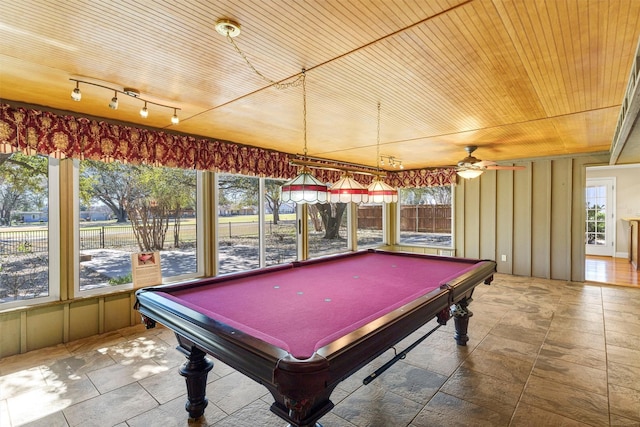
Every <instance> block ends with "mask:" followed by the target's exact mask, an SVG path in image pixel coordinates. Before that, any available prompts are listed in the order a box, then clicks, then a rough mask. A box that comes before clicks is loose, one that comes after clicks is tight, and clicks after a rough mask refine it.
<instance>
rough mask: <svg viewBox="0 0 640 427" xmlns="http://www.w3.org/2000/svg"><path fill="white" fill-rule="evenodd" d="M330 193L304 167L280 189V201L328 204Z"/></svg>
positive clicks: (304, 118)
mask: <svg viewBox="0 0 640 427" xmlns="http://www.w3.org/2000/svg"><path fill="white" fill-rule="evenodd" d="M305 77H306V76H305V70H304V68H303V69H302V75H301V78H302V128H303V135H304V156H305V157H306V156H307V89H306V87H307V86H306V82H305ZM328 196H329V193H328V188H327V185H326V184H324V183H323V182H321V181H319V180H318V179H317V178H316V177H314V176H313V175H311V171H310V170H309V168H307V167H306V166H303V167H302V169H301V170H300V173H299V174H298V176H296V177H295V178H293V179H292V180H290V181H287V182H285V183H284V184H283V185H282V187H280V200H281V201H282V202H284V203H287V202H294V203H299V204H305V203H307V204H310V205H313V204H316V203H327V199H328Z"/></svg>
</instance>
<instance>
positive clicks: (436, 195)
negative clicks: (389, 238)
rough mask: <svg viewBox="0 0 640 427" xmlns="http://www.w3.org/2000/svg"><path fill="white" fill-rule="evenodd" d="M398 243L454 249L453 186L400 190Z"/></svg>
mask: <svg viewBox="0 0 640 427" xmlns="http://www.w3.org/2000/svg"><path fill="white" fill-rule="evenodd" d="M398 198H399V203H398V208H399V210H400V214H399V218H400V221H399V222H400V224H399V227H400V243H402V244H406V245H417V246H438V247H447V248H451V247H453V240H452V229H453V227H452V226H453V221H452V218H453V215H452V213H453V209H452V200H453V187H452V186H450V185H449V186H439V187H423V188H401V189H400V190H399V192H398Z"/></svg>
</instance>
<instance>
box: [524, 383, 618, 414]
mask: <svg viewBox="0 0 640 427" xmlns="http://www.w3.org/2000/svg"><path fill="white" fill-rule="evenodd" d="M521 402H523V403H526V404H528V405H531V406H535V407H537V408H540V409H543V410H545V411H547V412H553V413H555V414H559V415H563V416H565V417H568V418H571V419H573V420H576V421H580V422H583V423H586V424H591V425H595V426H606V425H607V424H609V407H608V401H607V396H603V395H601V394H597V393H591V392H588V391H585V390H581V389H577V388H574V387H571V386H568V385H565V384H561V383H558V382H556V381H551V380H548V379H545V378H540V377H537V376H534V375H532V376H531V377H530V378H529V381H528V382H527V385H526V387H525V389H524V393H523V395H522V398H521Z"/></svg>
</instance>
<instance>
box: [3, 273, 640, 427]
mask: <svg viewBox="0 0 640 427" xmlns="http://www.w3.org/2000/svg"><path fill="white" fill-rule="evenodd" d="M471 309H472V311H473V312H474V315H473V317H472V318H471V323H470V326H469V334H470V337H471V340H470V341H469V343H468V346H467V347H459V346H456V344H455V342H454V341H453V338H452V330H453V322H449V324H448V325H447V326H446V327H443V328H440V329H439V330H438V331H436V332H435V333H434V334H433V335H432V336H431V337H429V338H428V339H427V340H426V341H424V342H423V343H422V344H421V345H419V346H418V347H417V348H416V349H414V350H413V351H412V352H411V353H409V355H408V357H407V358H406V359H405V360H402V361H400V362H399V363H397V364H396V365H394V366H393V367H392V368H391V369H390V370H389V371H387V372H386V373H384V374H383V375H382V376H380V377H379V378H378V379H376V380H375V381H373V382H372V383H371V384H369V385H368V386H364V385H362V379H363V378H364V377H365V376H366V375H368V374H369V373H371V372H372V371H373V370H375V368H376V367H377V366H379V365H381V364H383V363H384V362H385V361H386V360H387V359H388V358H389V357H390V355H391V351H389V352H387V353H385V354H384V355H382V356H381V357H380V358H379V359H377V360H375V361H374V362H373V363H372V364H371V367H370V369H368V368H365V369H363V370H362V371H360V372H358V373H357V374H355V375H354V376H352V377H351V378H349V379H347V380H346V381H344V382H343V383H341V384H340V385H339V387H338V388H337V389H336V391H335V392H334V394H333V396H332V398H333V400H334V402H335V403H336V407H335V408H334V409H333V410H332V411H331V412H330V413H329V414H327V415H326V416H325V417H324V418H323V419H322V420H321V422H322V424H323V425H324V426H325V427H353V426H373V427H376V426H379V427H398V426H411V427H424V426H640V289H633V288H624V287H615V286H598V285H593V284H577V283H566V282H561V281H552V280H542V279H534V278H528V277H514V276H508V275H496V280H495V281H494V283H493V284H492V285H491V286H484V285H480V286H479V287H478V288H477V291H476V295H475V298H474V302H473V303H472V304H471ZM432 325H433V322H431V323H430V324H428V325H426V326H425V328H423V331H422V332H425V331H427V330H428V329H429V327H430V326H432ZM417 337H418V333H416V334H414V336H412V337H409V339H407V340H406V342H403V343H401V345H399V346H398V348H400V349H403V348H405V347H406V346H408V345H409V344H410V343H411V342H413V340H415V339H417ZM174 347H175V338H174V336H173V334H172V333H171V332H170V331H169V330H167V329H164V328H156V329H152V330H148V331H145V330H144V329H142V328H141V327H140V326H136V327H132V328H127V329H123V330H119V331H116V332H112V333H108V334H104V335H101V336H96V337H91V338H87V339H83V340H80V341H75V342H71V343H68V344H64V345H62V344H61V345H58V346H55V347H51V348H46V349H42V350H37V351H33V352H30V353H27V354H24V355H19V356H11V357H7V358H4V359H0V426H2V427H5V426H7V427H15V426H22V425H29V426H48V427H50V426H54V427H55V426H100V427H104V426H118V427H125V426H145V427H147V426H163V427H167V426H193V427H197V426H215V427H228V426H234V427H243V426H247V427H248V426H251V427H255V426H261V427H262V426H265V427H270V426H274V427H276V426H277V427H284V425H285V423H284V422H282V420H280V419H279V418H277V417H276V416H275V415H273V414H271V413H270V412H269V409H268V408H269V405H270V403H271V401H270V396H269V395H268V394H267V393H266V389H264V388H263V387H262V386H260V385H258V384H256V383H254V382H252V381H251V380H249V379H247V378H246V377H244V376H243V375H241V374H239V373H237V372H235V371H234V370H233V369H231V368H229V367H228V366H225V365H224V364H222V363H219V362H215V367H214V369H213V371H212V372H211V373H210V375H209V385H208V389H207V394H208V397H209V402H210V403H209V406H208V408H207V410H206V412H205V415H204V417H202V418H201V419H199V420H188V417H187V414H186V412H185V411H184V402H185V399H186V397H185V395H186V388H185V385H184V380H183V378H182V377H181V376H180V375H179V374H178V373H177V367H178V366H179V365H180V364H181V363H182V361H183V356H182V355H181V354H180V353H179V352H178V351H176V350H175V349H174Z"/></svg>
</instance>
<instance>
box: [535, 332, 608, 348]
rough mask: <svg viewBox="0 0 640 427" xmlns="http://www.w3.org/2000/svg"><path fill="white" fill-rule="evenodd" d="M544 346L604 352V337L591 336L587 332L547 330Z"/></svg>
mask: <svg viewBox="0 0 640 427" xmlns="http://www.w3.org/2000/svg"><path fill="white" fill-rule="evenodd" d="M545 344H551V345H554V346H556V347H562V348H566V349H571V348H575V349H580V350H583V349H594V350H601V351H605V336H604V335H603V334H600V333H597V334H592V333H590V332H587V331H576V330H570V331H567V330H565V329H561V328H556V329H552V330H549V332H548V333H547V336H546V339H545Z"/></svg>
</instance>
